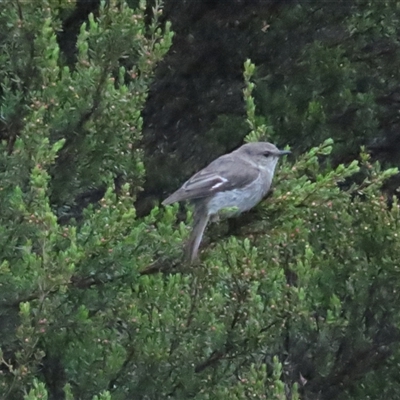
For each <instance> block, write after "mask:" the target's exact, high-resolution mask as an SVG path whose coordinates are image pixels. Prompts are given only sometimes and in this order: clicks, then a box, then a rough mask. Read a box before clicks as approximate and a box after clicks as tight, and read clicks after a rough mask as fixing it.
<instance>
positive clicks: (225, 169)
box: [162, 154, 260, 205]
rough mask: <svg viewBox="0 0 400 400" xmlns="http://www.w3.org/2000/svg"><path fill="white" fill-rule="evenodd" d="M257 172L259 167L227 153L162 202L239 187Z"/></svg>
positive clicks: (210, 194)
mask: <svg viewBox="0 0 400 400" xmlns="http://www.w3.org/2000/svg"><path fill="white" fill-rule="evenodd" d="M259 173H260V172H259V169H258V168H257V167H255V166H254V165H253V164H251V163H250V162H248V161H246V160H244V159H242V158H240V157H237V156H236V157H233V156H232V155H231V154H227V155H224V156H222V157H219V158H217V159H216V160H214V161H213V162H212V163H211V164H209V165H208V166H207V167H205V168H204V169H202V170H200V171H199V172H197V174H195V175H193V176H192V177H191V178H190V179H189V180H188V181H186V182H185V183H184V184H183V185H182V187H181V188H180V189H178V190H177V191H176V192H174V193H172V194H171V195H170V196H169V197H168V198H166V199H165V200H164V201H163V203H162V204H163V205H168V204H171V203H175V202H177V201H184V200H194V199H200V198H204V197H208V196H212V195H213V194H215V193H218V192H224V191H226V190H232V189H239V188H241V187H243V186H246V185H248V184H249V183H250V182H253V181H254V180H255V179H257V177H258V175H259Z"/></svg>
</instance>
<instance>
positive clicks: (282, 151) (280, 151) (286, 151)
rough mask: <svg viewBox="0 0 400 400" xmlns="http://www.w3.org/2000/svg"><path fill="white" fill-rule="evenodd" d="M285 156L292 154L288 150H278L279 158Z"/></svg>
mask: <svg viewBox="0 0 400 400" xmlns="http://www.w3.org/2000/svg"><path fill="white" fill-rule="evenodd" d="M286 154H292V152H291V151H289V150H279V152H278V156H279V157H281V156H284V155H286Z"/></svg>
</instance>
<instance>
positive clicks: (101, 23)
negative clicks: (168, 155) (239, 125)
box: [0, 1, 400, 400]
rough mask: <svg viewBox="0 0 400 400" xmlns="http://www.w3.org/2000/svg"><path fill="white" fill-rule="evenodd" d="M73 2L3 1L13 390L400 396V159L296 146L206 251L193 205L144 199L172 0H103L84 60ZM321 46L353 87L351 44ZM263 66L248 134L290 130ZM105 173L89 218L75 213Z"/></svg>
mask: <svg viewBox="0 0 400 400" xmlns="http://www.w3.org/2000/svg"><path fill="white" fill-rule="evenodd" d="M56 3H57V4H53V2H47V3H46V4H45V5H47V6H48V7H45V6H43V3H40V4H39V3H38V2H27V3H23V4H22V6H20V9H18V7H17V8H16V7H14V5H13V4H12V3H11V2H10V3H6V5H5V6H4V11H3V12H2V15H1V18H2V22H3V23H4V26H6V27H7V30H5V31H4V32H3V33H2V34H1V35H2V36H1V50H2V51H1V56H0V57H1V62H2V65H4V68H3V69H2V70H1V72H0V74H1V80H2V83H3V84H2V100H1V113H2V114H1V115H2V118H3V119H2V131H1V132H2V144H1V146H2V147H1V154H0V174H1V190H0V199H1V203H2V208H1V211H0V230H1V231H0V249H1V263H0V288H1V290H0V326H1V328H2V329H1V330H2V335H1V338H0V347H1V351H0V397H1V398H2V399H3V398H4V399H18V398H25V399H29V400H31V399H32V400H36V399H46V398H49V399H51V398H53V399H58V398H65V399H67V400H70V399H98V400H100V399H101V400H106V399H107V400H108V399H113V400H120V399H121V400H122V399H127V398H129V399H131V398H132V399H166V398H173V399H188V398H195V399H199V400H206V399H210V400H211V399H237V400H239V399H240V400H241V399H248V398H259V399H292V400H296V399H300V398H301V399H316V398H321V399H323V398H341V399H351V398H360V399H365V398H371V399H380V398H382V396H386V397H388V398H396V395H397V396H398V393H399V391H400V388H399V387H398V384H397V366H398V364H399V362H400V354H399V351H398V342H399V340H400V332H399V328H398V327H399V323H400V320H399V312H398V304H399V300H400V299H399V291H398V287H399V284H400V282H399V279H400V278H399V277H400V275H399V265H398V254H399V251H400V237H399V235H398V233H397V232H398V230H399V221H400V219H399V212H400V208H399V204H398V203H397V201H396V199H393V200H392V199H390V200H392V204H391V206H390V207H388V201H387V200H388V199H386V198H384V197H383V196H382V195H381V193H380V188H381V186H382V184H383V183H384V182H385V181H386V180H387V179H388V178H390V177H391V176H392V175H394V174H396V173H397V170H395V169H382V168H381V166H380V165H379V164H378V163H372V162H371V160H370V158H369V156H368V154H367V153H366V152H365V149H362V150H361V154H360V155H359V156H358V155H357V157H354V159H352V160H350V161H349V162H348V163H346V164H339V165H337V166H335V167H334V168H332V167H331V166H330V164H329V163H328V162H325V160H326V159H327V158H328V157H329V156H330V154H331V152H332V151H333V150H334V149H335V148H336V144H335V143H334V142H333V140H331V139H330V138H329V135H328V133H329V132H330V131H329V130H328V131H324V135H322V136H324V140H321V141H320V142H321V144H317V145H313V146H308V144H305V147H307V151H304V152H303V154H302V155H300V156H299V157H298V158H297V159H296V160H294V161H293V162H289V161H287V160H283V161H282V162H281V164H280V167H279V170H278V172H277V177H276V180H275V183H276V185H275V186H276V188H275V191H274V193H273V195H272V196H270V197H269V198H268V199H267V200H266V201H265V202H263V203H262V204H261V205H260V206H259V207H258V208H257V210H256V217H257V218H256V219H255V220H253V221H252V222H251V223H250V224H248V225H247V226H244V227H242V228H241V230H239V231H238V232H237V234H236V235H235V236H233V235H230V236H229V237H228V238H226V237H222V238H219V239H218V240H217V241H216V242H214V243H211V245H208V246H206V249H205V251H204V252H203V253H202V255H201V257H202V260H203V262H202V263H201V265H200V266H198V267H190V268H189V267H188V266H186V265H184V263H182V262H181V255H182V246H183V242H184V240H185V239H186V237H187V232H188V226H187V225H186V224H184V223H178V222H177V217H176V214H177V212H178V207H177V206H176V205H174V206H171V207H167V208H165V209H159V208H154V209H153V210H152V212H151V213H150V214H149V215H148V216H146V217H144V218H138V217H137V216H136V212H135V209H134V208H133V206H132V204H133V201H134V199H135V196H136V194H137V193H138V191H139V190H140V184H141V182H142V181H143V178H144V167H143V164H142V156H141V151H140V147H139V144H138V141H139V139H140V130H141V126H142V121H141V117H140V112H141V108H142V107H143V103H144V101H145V99H146V94H147V90H148V84H149V82H150V79H151V75H152V71H153V69H154V67H155V65H156V63H157V62H158V61H159V60H160V59H161V58H162V56H163V55H164V54H165V52H166V51H167V49H168V47H169V45H170V43H171V39H172V34H171V32H170V31H169V26H168V25H166V27H165V29H164V31H162V30H161V29H160V28H159V22H158V17H159V15H160V12H161V9H160V8H159V6H160V5H159V4H156V6H155V8H154V10H153V20H152V22H150V23H149V24H148V25H146V24H145V22H144V20H145V18H144V3H143V2H140V7H139V8H138V9H131V8H129V7H127V6H126V5H124V4H123V3H120V2H110V4H108V3H107V4H106V3H102V5H101V6H100V8H99V10H98V13H96V15H94V14H93V15H91V16H90V17H89V20H88V22H87V23H85V24H83V25H82V28H81V30H80V33H79V35H78V38H77V55H76V63H75V64H74V65H66V64H65V61H64V59H63V56H62V55H61V52H60V50H59V47H58V42H57V39H56V34H57V31H58V29H59V28H60V26H61V19H60V18H61V17H60V15H67V14H68V12H69V10H70V8H69V7H70V6H69V2H68V1H64V2H62V1H61V2H56ZM294 12H300V13H301V12H302V10H300V11H299V10H298V9H295V10H294ZM21 13H22V17H23V18H21V15H19V14H21ZM364 17H365V16H364ZM364 17H363V21H364ZM375 17H376V15H375ZM352 18H353V19H352V21H353V23H356V22H357V20H356V16H354V17H352ZM371 18H372V17H371ZM354 21H356V22H354ZM288 23H290V19H289V20H288ZM365 23H366V24H367V25H366V27H365V29H372V25H373V24H372V23H369V22H368V21H366V22H365ZM382 29H383V28H382ZM27 49H30V50H31V51H27ZM307 51H309V52H310V54H311V55H313V58H312V57H311V58H312V60H314V61H312V62H311V61H310V63H309V64H308V65H307V68H306V70H308V68H310V69H311V70H312V71H313V73H314V74H315V76H318V77H321V76H323V74H326V76H325V77H326V78H327V79H328V78H329V79H332V80H333V81H334V82H335V85H334V87H333V89H332V90H333V94H332V97H329V101H333V100H335V101H337V102H339V101H342V100H340V99H343V98H345V97H346V96H350V97H352V96H353V95H354V94H353V93H352V92H351V91H346V89H345V87H346V85H347V82H348V81H347V77H348V76H351V75H352V72H351V71H350V72H349V71H347V72H346V73H345V74H344V75H342V72H341V71H342V69H341V67H340V63H341V62H342V61H343V58H344V55H343V52H341V51H339V50H336V52H335V54H336V56H335V57H336V59H335V60H336V61H332V59H331V60H330V62H324V57H325V56H326V52H327V49H326V48H325V47H324V46H320V45H317V44H316V45H315V46H312V48H310V49H309V50H307ZM331 55H332V54H331V53H329V57H330V56H331ZM318 59H319V60H322V61H321V62H317V61H318ZM313 68H314V69H313ZM254 72H255V67H254V65H253V64H251V62H250V61H247V62H246V63H245V73H244V78H245V89H244V96H245V102H246V105H247V120H248V121H247V122H248V124H249V126H250V129H251V133H250V134H249V136H248V138H247V140H260V139H264V140H265V139H270V138H272V139H273V138H274V137H276V135H278V134H279V132H280V129H281V127H278V128H276V125H275V122H276V121H275V120H274V118H266V117H265V118H259V117H258V116H257V113H256V111H255V102H254V99H253V98H252V91H253V89H254V84H253V82H252V75H253V73H254ZM331 75H332V76H331ZM310 77H311V72H310V76H309V77H308V78H307V79H309V78H310ZM316 79H317V78H316ZM324 79H325V78H324ZM322 81H323V79H322V78H321V82H320V83H321V84H322V83H323V82H322ZM296 90H298V93H297V94H296ZM296 90H292V91H291V92H290V93H292V94H293V96H289V98H290V99H291V100H288V101H285V102H284V103H282V107H283V108H282V109H283V110H288V109H290V108H291V107H293V109H294V110H295V111H296V115H295V116H291V117H293V118H294V119H296V123H294V122H293V123H291V124H288V126H289V125H290V127H291V129H294V128H293V127H294V126H295V125H296V124H297V127H298V128H301V129H307V130H309V131H310V135H313V134H314V133H315V132H317V131H318V130H319V129H325V128H324V123H325V121H326V119H325V115H326V112H325V110H326V103H325V99H324V98H322V97H321V96H316V95H315V96H314V95H313V94H311V95H310V99H309V101H308V102H307V103H305V104H302V108H299V107H300V103H301V101H300V89H296ZM296 96H299V98H298V100H292V99H295V98H296ZM341 96H342V97H341ZM327 97H328V96H327ZM367 97H368V96H367ZM367 97H365V98H359V99H358V101H360V103H362V102H364V101H365V102H366V103H368V102H369V99H368V98H367ZM332 99H333V100H332ZM281 100H282V99H280V100H279V96H278V98H277V100H276V101H277V102H279V101H281ZM353 100H354V98H353V97H352V101H353ZM292 101H293V102H292ZM297 101H298V105H299V107H294V104H295V103H296V102H297ZM326 101H328V100H326ZM372 114H373V113H372ZM372 114H370V113H369V112H366V115H367V117H368V115H370V116H371V115H372ZM364 117H365V115H364ZM367 117H365V118H366V119H365V120H366V121H369V119H368V118H367ZM360 118H361V116H360ZM370 120H371V121H372V120H373V118H372V117H371V119H370ZM270 121H271V122H270ZM272 125H273V127H274V129H272ZM278 125H279V124H278ZM321 127H322V128H321ZM371 129H372V128H371ZM325 136H326V137H325ZM282 137H283V138H284V136H282ZM317 137H320V136H319V135H316V136H315V138H314V143H315V141H316V138H317ZM121 177H122V178H121ZM115 182H117V183H118V184H116V183H115ZM126 182H129V184H128V183H126ZM100 184H101V185H103V186H104V187H105V189H104V191H103V192H102V193H101V196H100V200H99V201H98V202H92V203H93V204H91V205H88V206H86V204H85V206H86V207H84V208H85V210H84V212H83V214H82V215H80V216H79V217H80V218H79V219H78V220H76V221H75V220H74V219H71V218H68V219H67V220H65V219H64V220H63V219H62V218H60V216H62V212H65V210H67V209H68V207H69V206H70V205H71V204H73V202H74V200H75V199H76V196H77V195H78V194H81V193H82V192H84V191H85V190H86V189H88V188H92V187H97V185H100ZM60 210H61V211H60ZM228 211H229V210H228ZM188 217H189V218H188V219H189V220H190V217H191V215H190V212H189V213H188Z"/></svg>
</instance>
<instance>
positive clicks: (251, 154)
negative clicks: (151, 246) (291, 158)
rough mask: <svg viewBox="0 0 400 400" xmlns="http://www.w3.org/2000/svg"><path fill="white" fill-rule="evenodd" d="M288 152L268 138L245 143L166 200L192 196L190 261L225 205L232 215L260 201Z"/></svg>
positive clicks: (200, 172)
mask: <svg viewBox="0 0 400 400" xmlns="http://www.w3.org/2000/svg"><path fill="white" fill-rule="evenodd" d="M285 154H290V151H287V150H279V149H278V148H277V147H276V146H274V145H273V144H271V143H268V142H253V143H247V144H244V145H243V146H241V147H239V148H238V149H237V150H235V151H233V152H232V153H229V154H225V155H223V156H221V157H219V158H217V159H216V160H214V161H213V162H212V163H211V164H209V165H208V166H207V167H205V168H204V169H202V170H201V171H199V172H197V173H196V174H195V175H193V176H192V177H191V178H190V179H189V180H188V181H186V182H185V183H184V184H183V185H182V187H181V188H180V189H178V190H177V191H176V192H174V193H172V194H171V196H169V197H167V198H166V199H165V200H164V201H163V202H162V204H163V205H168V204H172V203H175V202H177V201H185V200H189V201H191V202H192V203H193V204H194V225H193V230H192V233H191V236H190V239H189V242H188V245H187V257H188V260H189V261H190V262H193V261H194V260H195V259H196V258H197V253H198V249H199V246H200V243H201V240H202V237H203V233H204V230H205V228H206V226H207V223H208V221H209V220H210V219H211V220H214V219H217V218H216V217H218V213H219V212H221V211H222V210H223V209H226V210H228V213H227V216H229V217H230V216H234V215H238V214H240V213H242V212H243V211H248V210H250V209H251V208H253V207H254V206H255V205H256V204H257V203H259V202H260V201H261V199H262V198H263V197H264V196H265V195H266V194H267V193H268V191H269V189H270V187H271V183H272V178H273V176H274V172H275V167H276V164H277V162H278V159H279V157H281V156H283V155H285Z"/></svg>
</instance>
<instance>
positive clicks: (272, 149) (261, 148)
mask: <svg viewBox="0 0 400 400" xmlns="http://www.w3.org/2000/svg"><path fill="white" fill-rule="evenodd" d="M237 151H239V152H243V153H245V154H247V155H249V156H251V157H257V156H263V157H267V158H278V157H281V156H283V155H285V154H290V153H291V152H290V151H289V150H279V149H278V148H277V147H276V146H275V145H273V144H272V143H268V142H252V143H247V144H244V145H243V146H242V147H240V148H239V149H238V150H237Z"/></svg>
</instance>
